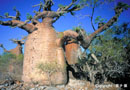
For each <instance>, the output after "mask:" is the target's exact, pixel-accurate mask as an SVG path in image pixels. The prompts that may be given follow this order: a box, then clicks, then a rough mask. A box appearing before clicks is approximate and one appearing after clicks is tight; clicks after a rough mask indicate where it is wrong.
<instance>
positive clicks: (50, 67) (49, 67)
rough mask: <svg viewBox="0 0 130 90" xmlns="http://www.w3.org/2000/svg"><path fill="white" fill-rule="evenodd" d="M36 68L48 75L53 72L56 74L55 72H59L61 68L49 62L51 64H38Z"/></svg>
mask: <svg viewBox="0 0 130 90" xmlns="http://www.w3.org/2000/svg"><path fill="white" fill-rule="evenodd" d="M37 68H38V69H39V70H40V71H42V72H45V73H48V74H50V75H51V74H52V73H54V72H57V71H60V70H61V68H60V66H59V65H58V64H57V63H56V62H51V63H39V64H38V65H37Z"/></svg>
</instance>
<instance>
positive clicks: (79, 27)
mask: <svg viewBox="0 0 130 90" xmlns="http://www.w3.org/2000/svg"><path fill="white" fill-rule="evenodd" d="M81 29H82V28H81V26H77V27H73V29H72V30H73V31H76V32H79V31H80V30H81Z"/></svg>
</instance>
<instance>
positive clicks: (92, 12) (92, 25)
mask: <svg viewBox="0 0 130 90" xmlns="http://www.w3.org/2000/svg"><path fill="white" fill-rule="evenodd" d="M95 7H96V4H95V3H94V6H93V8H92V15H91V25H92V28H93V30H94V31H95V30H96V29H95V27H94V25H93V15H94V10H95Z"/></svg>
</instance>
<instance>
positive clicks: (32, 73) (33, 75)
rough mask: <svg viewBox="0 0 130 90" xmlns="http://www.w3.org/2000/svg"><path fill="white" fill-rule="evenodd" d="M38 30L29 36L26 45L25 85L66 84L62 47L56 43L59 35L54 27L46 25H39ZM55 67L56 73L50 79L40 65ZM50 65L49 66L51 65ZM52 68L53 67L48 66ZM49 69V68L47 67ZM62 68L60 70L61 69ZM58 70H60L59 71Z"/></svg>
mask: <svg viewBox="0 0 130 90" xmlns="http://www.w3.org/2000/svg"><path fill="white" fill-rule="evenodd" d="M37 28H38V30H36V31H34V32H32V33H31V34H29V35H28V38H27V41H26V43H25V53H24V65H23V77H22V79H23V81H24V82H25V83H37V82H38V83H39V84H42V85H49V84H50V80H51V83H52V84H53V85H57V84H65V83H66V82H67V76H66V63H65V58H64V51H63V49H62V47H60V46H58V45H57V43H56V39H57V38H58V37H57V34H56V32H55V30H54V29H53V28H52V26H50V25H48V24H46V23H39V24H37ZM53 62H54V63H56V64H57V65H55V67H54V68H55V70H54V69H52V70H54V71H55V72H54V73H52V74H51V77H50V80H49V79H48V75H47V73H48V72H47V70H43V69H42V70H43V71H41V70H40V68H38V66H39V65H43V67H44V66H47V64H48V63H50V64H51V63H52V66H54V65H53V64H54V63H53ZM50 64H48V65H50ZM48 67H51V66H48ZM45 68H47V67H45ZM59 68H60V69H59ZM57 69H58V70H57Z"/></svg>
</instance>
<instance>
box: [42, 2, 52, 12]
mask: <svg viewBox="0 0 130 90" xmlns="http://www.w3.org/2000/svg"><path fill="white" fill-rule="evenodd" d="M44 3H45V4H44V7H43V10H45V11H51V7H52V6H53V5H54V3H53V0H44Z"/></svg>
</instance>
